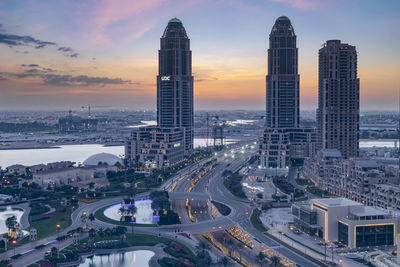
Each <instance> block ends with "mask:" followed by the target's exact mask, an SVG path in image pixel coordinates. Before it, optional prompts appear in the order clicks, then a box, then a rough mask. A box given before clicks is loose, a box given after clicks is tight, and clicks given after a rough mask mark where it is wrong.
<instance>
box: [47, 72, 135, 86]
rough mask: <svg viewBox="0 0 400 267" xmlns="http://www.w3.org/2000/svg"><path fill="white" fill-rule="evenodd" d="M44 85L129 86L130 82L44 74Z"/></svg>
mask: <svg viewBox="0 0 400 267" xmlns="http://www.w3.org/2000/svg"><path fill="white" fill-rule="evenodd" d="M41 78H43V81H44V84H47V85H59V86H71V85H83V86H89V85H102V86H104V85H109V84H128V83H129V84H130V83H131V81H125V80H122V79H121V78H114V79H113V78H108V77H90V76H87V75H79V76H72V75H58V74H46V75H43V76H42V77H41Z"/></svg>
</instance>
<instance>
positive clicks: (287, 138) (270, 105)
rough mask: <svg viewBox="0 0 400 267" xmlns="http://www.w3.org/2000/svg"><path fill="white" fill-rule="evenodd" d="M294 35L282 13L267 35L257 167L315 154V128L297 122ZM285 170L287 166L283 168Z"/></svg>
mask: <svg viewBox="0 0 400 267" xmlns="http://www.w3.org/2000/svg"><path fill="white" fill-rule="evenodd" d="M297 53H298V52H297V47H296V34H295V33H294V29H293V26H292V24H291V22H290V20H289V18H288V17H285V16H281V17H279V18H278V19H277V20H276V21H275V24H274V26H273V27H272V30H271V33H270V35H269V49H268V75H267V113H266V129H265V131H264V136H263V140H262V143H261V144H260V151H259V154H260V167H262V168H285V169H286V167H288V166H289V165H290V164H292V163H295V164H298V163H301V162H302V160H303V159H304V158H306V157H311V156H313V155H314V151H315V139H316V137H315V131H314V129H312V128H302V127H300V122H299V109H300V108H299V86H300V85H299V80H300V76H299V74H298V69H297V65H298V59H297V58H298V56H297ZM286 170H287V169H286Z"/></svg>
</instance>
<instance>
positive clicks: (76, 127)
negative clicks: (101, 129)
mask: <svg viewBox="0 0 400 267" xmlns="http://www.w3.org/2000/svg"><path fill="white" fill-rule="evenodd" d="M97 124H98V120H97V119H92V118H86V119H85V118H82V117H79V116H73V115H72V111H71V110H70V111H69V114H68V116H67V117H64V118H60V119H59V120H58V128H59V131H60V133H76V132H93V131H96V130H97Z"/></svg>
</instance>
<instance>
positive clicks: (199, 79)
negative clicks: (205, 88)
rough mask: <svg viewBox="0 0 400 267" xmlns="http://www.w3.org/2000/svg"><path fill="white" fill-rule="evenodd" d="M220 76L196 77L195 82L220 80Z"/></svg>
mask: <svg viewBox="0 0 400 267" xmlns="http://www.w3.org/2000/svg"><path fill="white" fill-rule="evenodd" d="M218 80H219V78H218V77H207V78H198V79H195V82H207V81H218Z"/></svg>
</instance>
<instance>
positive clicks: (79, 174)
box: [33, 165, 117, 188]
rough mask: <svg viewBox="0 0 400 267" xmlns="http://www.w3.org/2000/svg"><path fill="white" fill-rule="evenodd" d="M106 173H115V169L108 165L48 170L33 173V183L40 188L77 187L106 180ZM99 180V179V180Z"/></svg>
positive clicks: (102, 182)
mask: <svg viewBox="0 0 400 267" xmlns="http://www.w3.org/2000/svg"><path fill="white" fill-rule="evenodd" d="M108 171H114V172H115V171H117V167H115V166H108V165H98V166H93V167H83V168H82V167H69V168H58V169H50V170H47V171H42V172H36V173H33V182H35V183H37V184H38V185H39V186H40V187H42V188H47V187H48V186H60V185H72V186H74V185H77V184H85V185H88V184H90V183H92V182H93V183H95V184H96V182H97V178H99V179H98V181H100V180H101V184H104V181H103V180H104V179H106V178H107V172H108ZM100 178H101V179H100Z"/></svg>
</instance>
